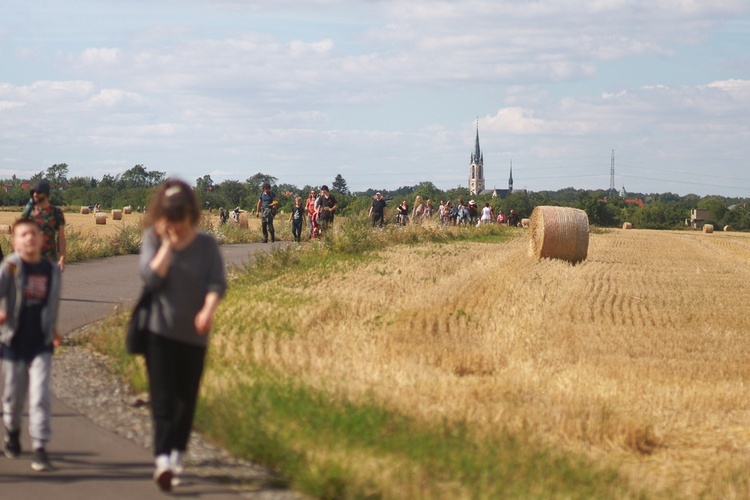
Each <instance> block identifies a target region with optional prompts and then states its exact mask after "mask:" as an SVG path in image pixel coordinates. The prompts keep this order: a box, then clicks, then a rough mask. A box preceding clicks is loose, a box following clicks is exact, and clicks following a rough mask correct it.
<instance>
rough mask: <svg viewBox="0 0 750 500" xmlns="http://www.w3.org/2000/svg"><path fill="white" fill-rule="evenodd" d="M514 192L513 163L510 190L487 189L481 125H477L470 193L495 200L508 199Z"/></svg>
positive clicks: (470, 173) (470, 166) (471, 167)
mask: <svg viewBox="0 0 750 500" xmlns="http://www.w3.org/2000/svg"><path fill="white" fill-rule="evenodd" d="M512 192H513V162H512V161H511V162H510V177H509V178H508V189H497V188H494V189H485V181H484V154H483V153H482V149H481V148H480V147H479V123H477V137H476V141H475V142H474V152H473V153H472V154H471V164H470V165H469V193H470V194H471V195H472V196H473V195H481V194H489V195H492V197H493V198H501V199H502V198H506V197H507V196H508V195H509V194H511V193H512Z"/></svg>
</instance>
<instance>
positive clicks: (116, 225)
mask: <svg viewBox="0 0 750 500" xmlns="http://www.w3.org/2000/svg"><path fill="white" fill-rule="evenodd" d="M120 212H121V213H120V217H121V218H120V219H119V220H114V219H113V217H112V211H111V210H110V211H106V212H100V213H101V214H104V215H106V217H107V219H106V223H105V224H97V223H96V218H95V214H94V213H93V212H92V213H89V214H82V213H80V212H65V224H66V226H67V229H68V231H80V232H82V233H85V234H88V233H94V234H96V235H97V236H112V235H114V234H116V233H117V231H118V230H119V229H122V228H123V227H125V226H130V225H132V224H140V223H141V218H142V217H143V215H144V214H143V213H140V212H131V213H129V214H128V213H125V211H124V210H122V211H120ZM204 213H205V214H206V216H207V217H208V220H209V221H210V222H211V223H212V224H213V225H214V226H215V227H218V225H219V215H218V212H204ZM20 216H21V210H19V211H17V212H15V211H0V225H3V224H8V225H12V224H13V222H14V221H15V220H16V219H17V218H18V217H20ZM248 220H249V227H250V229H259V228H260V219H256V218H254V217H249V218H248ZM227 224H232V222H231V220H230V222H228V223H227Z"/></svg>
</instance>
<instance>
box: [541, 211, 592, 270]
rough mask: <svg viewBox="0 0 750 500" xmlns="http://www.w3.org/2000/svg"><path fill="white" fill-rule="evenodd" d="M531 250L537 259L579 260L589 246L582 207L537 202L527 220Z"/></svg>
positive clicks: (587, 224) (586, 222)
mask: <svg viewBox="0 0 750 500" xmlns="http://www.w3.org/2000/svg"><path fill="white" fill-rule="evenodd" d="M529 228H530V236H531V251H532V253H533V255H534V256H535V257H537V258H538V259H544V258H547V259H562V260H567V261H568V262H573V263H576V262H580V261H582V260H585V259H586V255H587V254H588V250H589V217H588V215H586V212H584V211H583V210H578V209H577V208H568V207H549V206H539V207H536V208H535V209H534V211H533V212H532V213H531V222H530V224H529Z"/></svg>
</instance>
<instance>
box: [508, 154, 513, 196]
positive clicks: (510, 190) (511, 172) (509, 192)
mask: <svg viewBox="0 0 750 500" xmlns="http://www.w3.org/2000/svg"><path fill="white" fill-rule="evenodd" d="M512 192H513V160H510V177H509V178H508V194H511V193H512Z"/></svg>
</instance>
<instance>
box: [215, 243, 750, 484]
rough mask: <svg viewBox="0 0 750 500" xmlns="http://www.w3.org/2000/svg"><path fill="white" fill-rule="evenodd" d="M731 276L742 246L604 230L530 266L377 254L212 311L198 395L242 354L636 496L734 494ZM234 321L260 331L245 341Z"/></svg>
mask: <svg viewBox="0 0 750 500" xmlns="http://www.w3.org/2000/svg"><path fill="white" fill-rule="evenodd" d="M748 263H750V235H748V234H741V233H714V234H711V235H706V234H702V233H697V232H668V231H659V232H657V231H639V230H628V231H623V230H611V231H603V232H600V233H597V234H592V235H591V240H590V246H589V257H588V259H587V260H586V261H584V262H583V263H581V264H579V265H575V266H572V265H570V264H567V263H565V262H561V261H555V260H542V261H535V260H532V258H531V257H529V255H528V240H527V239H526V238H525V237H524V236H519V237H518V238H517V239H514V240H513V241H511V242H510V243H506V244H488V243H467V242H461V243H450V244H424V245H420V246H403V245H402V246H398V247H393V248H387V249H384V250H383V251H381V252H379V253H378V256H377V258H373V259H365V260H364V261H361V262H355V263H351V264H348V265H346V266H343V267H340V268H338V269H335V270H333V271H330V272H325V273H321V274H320V275H318V276H315V275H312V276H311V275H310V273H288V274H285V275H282V276H281V277H280V278H277V279H275V280H273V281H271V282H269V283H265V284H261V285H259V286H260V289H259V292H258V294H257V297H252V299H253V300H244V301H228V303H231V304H232V305H231V306H228V307H226V308H225V309H223V310H222V312H221V314H220V318H219V328H217V331H216V334H215V338H214V341H213V346H214V347H213V348H212V357H213V361H214V366H222V367H223V368H222V369H221V370H214V371H213V372H211V371H210V372H209V373H208V375H207V377H206V386H207V387H208V388H209V390H210V391H212V392H213V391H216V393H218V394H220V393H221V390H222V387H223V386H225V385H226V384H227V383H228V382H227V381H229V380H231V381H233V382H236V381H242V380H244V379H246V378H247V377H246V376H245V375H244V374H243V366H244V360H246V359H252V360H254V362H256V363H258V364H260V365H263V366H266V367H268V368H269V369H271V370H273V371H275V372H278V373H283V374H287V376H289V377H294V378H295V379H297V380H301V381H303V383H304V384H306V385H308V386H310V387H313V388H315V389H319V390H322V391H324V392H326V393H329V394H332V395H335V396H336V397H340V398H344V399H346V400H350V401H355V402H356V401H370V400H372V399H373V398H374V399H375V400H376V401H377V402H378V404H380V405H382V406H384V407H386V408H388V409H391V410H395V411H398V412H401V413H404V414H406V415H409V416H411V417H414V418H416V419H418V420H423V421H425V422H439V421H441V420H447V421H456V422H466V423H468V424H469V425H470V426H471V428H472V429H473V430H475V431H476V432H477V433H478V435H480V436H481V435H486V436H492V435H495V434H498V433H501V432H506V431H510V432H512V433H514V434H517V435H523V436H527V437H528V438H529V439H532V440H534V441H539V442H541V443H543V444H545V445H548V446H550V447H553V448H554V449H558V450H563V451H565V452H566V453H572V454H575V455H580V456H585V457H588V458H589V459H592V460H593V461H594V462H595V463H598V464H601V465H603V466H607V467H612V468H614V469H616V470H617V471H618V472H619V473H620V474H621V475H622V476H624V477H627V478H628V479H629V480H630V482H631V484H632V485H633V487H634V488H636V489H640V488H644V489H645V490H646V491H648V492H651V493H656V494H658V493H660V492H672V493H677V494H678V495H685V496H693V495H699V494H703V495H711V496H713V495H722V496H742V497H747V496H750V486H749V485H748V479H747V474H745V471H747V470H748V467H749V466H750V403H748V398H747V387H746V385H747V384H746V381H747V380H748V376H749V375H750V367H748V363H747V359H748V356H750V335H748V332H750V317H749V316H748V314H747V312H748V311H747V305H746V300H747V298H746V297H747V291H748V290H747V282H748V278H750V276H749V275H750V269H748ZM240 317H242V318H272V319H269V320H264V321H263V323H262V324H260V323H257V322H256V324H255V325H254V326H252V327H251V328H252V330H253V331H254V332H255V333H254V334H252V335H248V334H247V328H248V323H247V322H243V321H238V320H237V318H240ZM251 324H252V322H251ZM246 382H247V383H252V381H251V380H247V381H246ZM381 466H382V464H378V465H377V466H376V465H375V464H373V469H375V468H376V467H381ZM381 468H382V467H381Z"/></svg>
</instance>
